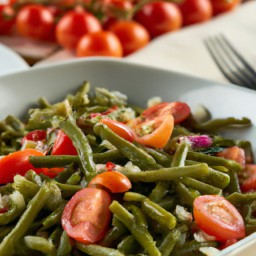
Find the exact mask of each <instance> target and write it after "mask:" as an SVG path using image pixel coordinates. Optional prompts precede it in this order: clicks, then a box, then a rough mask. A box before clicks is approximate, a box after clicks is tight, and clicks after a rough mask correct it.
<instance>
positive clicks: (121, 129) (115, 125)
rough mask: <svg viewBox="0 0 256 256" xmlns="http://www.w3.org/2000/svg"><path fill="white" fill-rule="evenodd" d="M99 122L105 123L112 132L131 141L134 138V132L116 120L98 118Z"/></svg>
mask: <svg viewBox="0 0 256 256" xmlns="http://www.w3.org/2000/svg"><path fill="white" fill-rule="evenodd" d="M100 122H101V123H103V124H105V125H106V126H107V127H108V128H110V129H111V130H112V131H113V132H114V133H116V134H117V135H119V136H120V137H122V138H123V139H125V140H128V141H130V142H132V141H133V140H134V134H133V133H132V131H131V129H130V128H129V127H128V126H127V125H125V124H123V123H121V122H118V121H115V120H112V119H110V118H102V119H101V120H100Z"/></svg>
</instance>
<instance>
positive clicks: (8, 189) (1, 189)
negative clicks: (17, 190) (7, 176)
mask: <svg viewBox="0 0 256 256" xmlns="http://www.w3.org/2000/svg"><path fill="white" fill-rule="evenodd" d="M13 191H14V189H13V186H12V183H7V184H6V185H2V186H0V194H1V195H2V196H3V195H9V194H11V193H12V192H13Z"/></svg>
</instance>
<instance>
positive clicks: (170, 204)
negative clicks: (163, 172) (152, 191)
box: [158, 196, 177, 211]
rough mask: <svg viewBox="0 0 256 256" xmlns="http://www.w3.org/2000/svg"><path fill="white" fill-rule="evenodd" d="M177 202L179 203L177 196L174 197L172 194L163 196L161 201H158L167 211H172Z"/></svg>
mask: <svg viewBox="0 0 256 256" xmlns="http://www.w3.org/2000/svg"><path fill="white" fill-rule="evenodd" d="M176 203H177V202H176V198H174V197H172V196H165V197H163V198H162V200H161V201H160V202H158V205H159V206H161V207H162V208H164V209H165V210H167V211H171V209H173V208H174V206H175V205H176Z"/></svg>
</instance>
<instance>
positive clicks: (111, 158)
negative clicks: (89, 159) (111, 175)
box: [93, 149, 122, 164]
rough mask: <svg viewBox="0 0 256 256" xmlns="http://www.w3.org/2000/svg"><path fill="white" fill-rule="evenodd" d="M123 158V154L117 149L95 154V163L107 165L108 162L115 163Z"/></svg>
mask: <svg viewBox="0 0 256 256" xmlns="http://www.w3.org/2000/svg"><path fill="white" fill-rule="evenodd" d="M121 158H122V154H121V152H120V151H119V150H117V149H112V150H108V151H106V152H102V153H94V154H93V160H94V162H95V163H97V164H100V163H107V162H115V161H117V160H119V159H121Z"/></svg>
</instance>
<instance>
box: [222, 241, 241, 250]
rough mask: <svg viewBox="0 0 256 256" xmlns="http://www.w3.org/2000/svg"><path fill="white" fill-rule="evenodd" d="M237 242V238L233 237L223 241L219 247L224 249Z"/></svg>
mask: <svg viewBox="0 0 256 256" xmlns="http://www.w3.org/2000/svg"><path fill="white" fill-rule="evenodd" d="M236 242H237V239H231V240H227V241H224V242H223V243H221V245H220V246H219V247H218V249H220V250H224V249H225V248H227V247H229V246H231V245H233V244H235V243H236Z"/></svg>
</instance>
